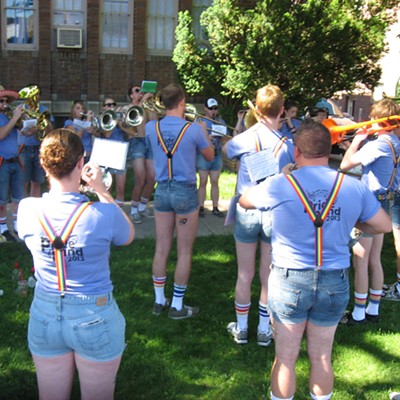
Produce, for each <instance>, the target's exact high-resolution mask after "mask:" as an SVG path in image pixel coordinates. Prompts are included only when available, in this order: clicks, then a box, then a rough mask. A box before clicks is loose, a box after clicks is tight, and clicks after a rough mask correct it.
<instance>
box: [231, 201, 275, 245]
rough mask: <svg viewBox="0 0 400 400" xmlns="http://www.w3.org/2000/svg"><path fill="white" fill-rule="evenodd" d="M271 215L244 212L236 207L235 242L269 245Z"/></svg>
mask: <svg viewBox="0 0 400 400" xmlns="http://www.w3.org/2000/svg"><path fill="white" fill-rule="evenodd" d="M271 225H272V220H271V213H270V212H269V211H260V210H246V209H244V208H243V207H241V206H240V204H237V205H236V215H235V231H234V236H235V240H236V241H238V242H242V243H257V242H258V241H259V240H262V241H263V242H265V243H271Z"/></svg>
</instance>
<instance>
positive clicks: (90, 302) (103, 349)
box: [28, 290, 125, 361]
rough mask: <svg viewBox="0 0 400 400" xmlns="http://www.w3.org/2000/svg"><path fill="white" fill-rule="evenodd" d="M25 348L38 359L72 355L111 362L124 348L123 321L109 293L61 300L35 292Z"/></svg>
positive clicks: (47, 294)
mask: <svg viewBox="0 0 400 400" xmlns="http://www.w3.org/2000/svg"><path fill="white" fill-rule="evenodd" d="M28 345H29V350H30V351H31V353H32V354H33V355H36V356H40V357H56V356H61V355H64V354H68V353H70V352H75V353H77V354H79V355H80V356H81V357H83V358H85V359H87V360H91V361H112V360H114V359H115V358H117V357H119V356H120V355H121V354H122V353H123V351H124V349H125V318H124V316H123V315H122V314H121V311H120V310H119V308H118V305H117V302H116V301H115V299H114V298H113V295H112V293H105V294H99V295H93V296H71V295H68V294H65V295H64V297H62V296H61V295H55V294H49V293H46V292H44V291H41V290H36V291H35V295H34V298H33V302H32V304H31V308H30V318H29V324H28Z"/></svg>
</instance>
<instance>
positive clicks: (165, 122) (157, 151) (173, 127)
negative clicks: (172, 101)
mask: <svg viewBox="0 0 400 400" xmlns="http://www.w3.org/2000/svg"><path fill="white" fill-rule="evenodd" d="M186 123H187V121H186V120H184V119H183V118H179V117H172V116H166V117H164V118H163V119H162V120H161V121H160V130H161V135H162V137H163V139H164V142H165V144H166V146H167V148H168V149H172V147H173V145H174V143H175V141H176V138H177V136H178V134H179V132H180V131H181V130H182V128H183V126H184V125H185V124H186ZM146 141H147V143H148V145H149V146H151V148H152V150H153V159H154V168H155V173H156V181H157V182H161V181H166V180H168V179H169V178H168V162H167V155H166V154H165V152H164V150H163V149H162V147H161V143H160V142H159V140H158V136H157V132H156V121H149V122H148V123H147V124H146ZM209 146H210V144H209V142H208V140H207V138H206V136H205V134H204V130H203V128H202V127H201V126H200V125H199V124H196V123H193V124H191V125H190V127H189V128H188V130H187V131H186V133H185V134H184V136H183V138H182V140H181V142H180V143H179V145H178V148H177V150H176V152H175V153H174V155H173V157H172V169H173V177H172V179H174V180H176V181H181V182H187V183H196V152H197V151H198V150H203V149H206V148H207V147H209Z"/></svg>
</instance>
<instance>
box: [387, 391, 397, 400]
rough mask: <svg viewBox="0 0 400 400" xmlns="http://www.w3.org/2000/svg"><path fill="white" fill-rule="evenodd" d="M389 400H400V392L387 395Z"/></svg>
mask: <svg viewBox="0 0 400 400" xmlns="http://www.w3.org/2000/svg"><path fill="white" fill-rule="evenodd" d="M389 400H400V392H392V393H390V394H389Z"/></svg>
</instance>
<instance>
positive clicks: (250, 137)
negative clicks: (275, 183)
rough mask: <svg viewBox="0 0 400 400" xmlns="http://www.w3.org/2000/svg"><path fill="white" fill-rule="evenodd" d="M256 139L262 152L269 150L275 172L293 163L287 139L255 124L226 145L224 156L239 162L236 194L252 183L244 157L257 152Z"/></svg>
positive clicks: (291, 150) (292, 155)
mask: <svg viewBox="0 0 400 400" xmlns="http://www.w3.org/2000/svg"><path fill="white" fill-rule="evenodd" d="M257 138H258V139H259V143H260V145H261V149H262V150H266V149H270V150H271V151H272V153H273V157H274V158H275V161H276V164H277V171H281V170H282V168H283V167H284V166H285V165H287V164H289V163H294V146H293V143H291V142H290V141H289V140H287V138H283V137H282V136H281V135H280V134H279V132H277V131H271V130H270V129H268V128H267V127H266V126H265V125H264V124H262V123H257V124H255V125H253V126H252V127H251V128H250V129H248V130H247V131H245V132H243V133H241V134H240V135H237V136H235V137H234V138H233V139H232V140H230V141H229V142H228V143H227V144H226V154H227V156H228V158H237V159H238V160H240V168H239V172H238V183H237V192H238V193H240V194H242V193H244V192H245V190H246V189H247V188H249V187H250V186H254V185H255V184H256V183H255V182H252V181H251V179H250V175H249V170H248V163H247V162H243V161H245V157H247V156H249V155H251V154H254V153H256V152H257V148H256V146H257Z"/></svg>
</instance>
